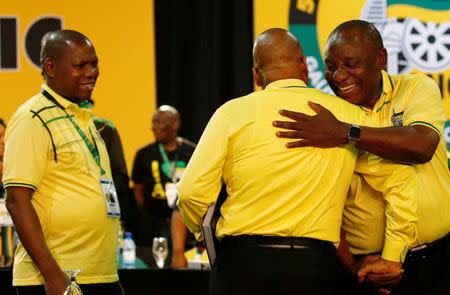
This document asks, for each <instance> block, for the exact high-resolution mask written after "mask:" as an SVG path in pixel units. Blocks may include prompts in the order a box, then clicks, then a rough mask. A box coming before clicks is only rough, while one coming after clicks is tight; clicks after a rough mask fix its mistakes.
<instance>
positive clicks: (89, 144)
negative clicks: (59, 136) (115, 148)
mask: <svg viewBox="0 0 450 295" xmlns="http://www.w3.org/2000/svg"><path fill="white" fill-rule="evenodd" d="M42 94H43V95H44V96H45V97H46V98H47V99H48V100H50V101H51V102H53V103H54V104H55V105H56V106H57V107H59V108H60V109H61V110H63V112H64V113H65V114H66V115H67V118H68V119H69V120H70V122H72V125H73V126H74V127H75V129H76V130H77V132H78V134H79V135H80V136H81V138H82V139H83V141H84V143H85V144H86V146H87V148H88V150H89V152H90V153H91V155H92V157H93V158H94V160H95V162H96V163H97V165H98V167H99V168H100V173H101V174H102V175H105V173H106V172H105V170H103V168H102V166H101V163H100V155H99V153H98V147H97V142H95V139H94V136H93V135H92V132H91V130H90V129H89V132H90V133H91V135H92V140H93V141H94V144H92V142H91V140H90V139H89V137H87V136H86V134H85V133H84V131H83V130H82V129H81V128H80V126H78V124H77V122H75V120H74V119H73V118H72V116H70V115H69V114H68V113H67V112H66V109H65V108H64V107H63V106H62V105H61V104H60V103H59V102H58V101H57V100H56V99H55V98H54V97H53V96H52V95H51V94H50V93H48V92H47V91H46V90H42ZM88 128H89V127H88Z"/></svg>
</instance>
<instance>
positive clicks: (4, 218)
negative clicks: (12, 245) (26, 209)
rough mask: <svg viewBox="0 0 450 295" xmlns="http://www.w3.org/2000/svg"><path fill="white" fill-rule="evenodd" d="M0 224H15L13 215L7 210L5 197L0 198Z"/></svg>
mask: <svg viewBox="0 0 450 295" xmlns="http://www.w3.org/2000/svg"><path fill="white" fill-rule="evenodd" d="M0 226H13V221H12V219H11V216H10V215H9V213H8V210H6V204H5V198H0Z"/></svg>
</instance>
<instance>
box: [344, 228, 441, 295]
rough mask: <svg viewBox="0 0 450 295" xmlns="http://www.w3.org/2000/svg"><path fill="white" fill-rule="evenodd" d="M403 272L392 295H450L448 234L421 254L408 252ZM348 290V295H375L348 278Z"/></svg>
mask: <svg viewBox="0 0 450 295" xmlns="http://www.w3.org/2000/svg"><path fill="white" fill-rule="evenodd" d="M362 257H363V256H360V257H358V258H362ZM403 269H404V270H405V272H404V273H403V278H402V280H401V281H400V284H399V285H398V286H397V287H394V288H393V289H392V292H391V295H443V294H450V234H448V235H447V236H445V237H444V238H442V239H439V240H437V241H435V242H432V243H430V244H428V246H424V248H423V249H421V250H417V251H409V252H408V253H407V255H406V258H405V261H404V263H403ZM347 288H349V289H351V290H352V291H351V295H372V294H376V295H378V292H377V289H376V288H374V287H373V286H371V285H369V284H367V283H363V284H358V283H357V282H356V278H353V277H352V278H350V277H348V285H347Z"/></svg>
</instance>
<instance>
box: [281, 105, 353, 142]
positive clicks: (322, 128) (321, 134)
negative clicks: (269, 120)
mask: <svg viewBox="0 0 450 295" xmlns="http://www.w3.org/2000/svg"><path fill="white" fill-rule="evenodd" d="M308 105H309V106H310V107H311V109H313V110H314V111H315V112H316V113H317V115H315V116H309V115H306V114H303V113H297V112H293V111H288V110H280V114H281V115H282V116H284V117H287V118H290V119H292V120H294V121H295V122H292V121H274V122H273V126H275V127H278V128H283V129H290V130H293V131H278V132H277V133H276V135H277V136H278V137H281V138H294V139H301V140H299V141H293V142H289V143H287V144H286V147H288V148H297V147H304V146H312V147H319V148H330V147H336V146H338V145H340V144H346V143H347V142H348V137H347V135H348V130H349V128H350V124H347V123H343V122H341V121H339V120H338V119H336V117H335V116H334V115H333V114H332V113H331V112H330V111H329V110H327V109H326V108H324V107H323V106H321V105H320V104H317V103H314V102H311V101H310V102H308Z"/></svg>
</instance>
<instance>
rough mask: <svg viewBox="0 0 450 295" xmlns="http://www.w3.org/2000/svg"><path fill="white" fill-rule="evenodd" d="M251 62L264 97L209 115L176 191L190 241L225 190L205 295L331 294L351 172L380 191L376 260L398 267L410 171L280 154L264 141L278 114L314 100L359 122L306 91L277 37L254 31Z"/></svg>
mask: <svg viewBox="0 0 450 295" xmlns="http://www.w3.org/2000/svg"><path fill="white" fill-rule="evenodd" d="M253 59H254V69H253V75H254V78H255V82H256V84H257V85H259V86H261V87H262V88H263V90H262V91H258V92H254V93H251V94H249V95H247V96H244V97H241V98H237V99H234V100H231V101H229V102H227V103H226V104H224V105H223V106H221V107H220V108H219V109H218V110H217V111H216V112H215V114H214V115H213V117H212V118H211V120H210V121H209V123H208V125H207V127H206V129H205V131H204V132H203V135H202V137H201V139H200V142H199V144H198V145H197V148H196V150H195V152H194V154H193V156H192V158H191V160H190V161H189V164H188V166H187V168H186V170H185V173H184V175H183V177H182V178H181V181H180V183H179V184H178V189H179V201H178V207H179V208H180V212H181V216H182V219H183V222H184V223H185V224H186V226H187V227H188V228H189V229H190V230H191V231H192V232H193V233H194V234H195V235H196V236H197V237H198V239H201V238H202V237H201V233H200V223H201V220H202V217H203V216H204V214H205V212H206V210H207V207H208V206H209V205H210V204H212V203H214V202H216V200H217V196H218V194H219V190H220V188H221V185H222V179H223V181H224V182H225V183H226V186H227V193H228V197H227V199H226V200H225V202H224V203H223V205H222V207H221V217H220V218H219V220H218V223H217V228H216V232H215V235H216V236H217V237H218V238H219V239H220V240H221V242H220V246H219V249H218V251H217V257H216V263H215V265H214V266H213V267H212V271H211V275H210V294H254V293H255V292H259V293H261V292H263V293H267V292H272V293H273V294H293V293H295V294H300V293H301V294H335V292H336V290H340V286H341V282H342V274H341V272H340V270H339V265H338V262H337V260H336V258H335V252H336V249H335V246H337V245H338V244H339V229H340V225H341V219H342V210H343V206H344V202H345V197H346V194H347V190H348V187H349V185H350V181H351V178H352V175H353V171H354V169H361V172H362V173H370V175H368V176H367V179H368V181H369V182H370V183H372V184H374V185H376V184H379V183H383V185H384V188H383V189H382V190H383V192H384V193H385V196H386V198H385V200H386V204H387V205H386V206H387V208H388V209H387V211H388V215H389V217H388V219H389V220H390V221H391V223H390V227H389V229H390V233H391V236H390V237H389V238H388V239H387V241H386V246H385V249H384V250H385V251H384V252H383V258H385V259H386V260H391V261H392V265H389V266H392V267H394V268H395V267H398V266H399V264H400V262H399V261H400V260H401V256H402V253H405V252H406V250H407V249H408V247H409V245H410V243H411V242H412V241H413V240H414V239H415V232H416V227H415V218H416V217H415V206H416V205H415V204H416V198H415V197H416V194H415V193H416V191H415V178H414V177H413V169H412V168H411V167H410V166H405V165H394V164H391V163H388V162H386V163H384V164H381V163H380V165H379V166H378V168H377V169H372V171H369V170H367V169H366V168H367V167H368V166H367V165H365V164H364V162H362V163H361V164H358V167H356V168H355V165H356V159H357V154H358V151H357V149H356V148H355V147H353V146H351V145H342V146H339V147H337V148H334V149H328V150H322V149H316V148H306V149H303V150H302V151H301V152H300V153H298V151H297V150H287V149H285V148H284V145H285V143H286V140H282V139H274V138H273V136H272V134H273V132H274V131H275V129H274V128H273V127H272V124H271V122H272V120H273V119H277V118H281V116H279V115H278V110H279V109H280V108H294V109H301V110H302V111H305V112H310V113H312V111H311V110H308V109H309V107H308V105H307V100H313V101H316V102H320V103H322V104H324V105H326V106H327V107H329V108H331V109H333V112H334V114H335V115H336V116H337V117H338V118H340V119H341V120H354V122H359V123H360V124H362V123H365V124H370V122H368V121H367V119H368V116H367V115H366V114H365V113H364V112H363V111H361V110H359V108H358V107H357V106H354V105H351V104H349V103H347V102H345V101H344V100H340V99H338V98H336V97H334V96H330V95H327V94H325V93H323V92H320V91H318V90H315V89H311V88H308V87H307V82H308V68H307V66H306V58H305V57H304V56H303V53H302V49H301V47H300V44H299V42H298V40H297V39H296V38H295V37H294V36H293V35H292V34H290V33H289V32H287V31H285V30H283V29H270V30H268V31H266V32H264V33H262V34H261V35H260V36H259V37H258V38H257V39H256V41H255V45H254V48H253ZM347 131H348V130H347ZM355 136H356V134H355ZM371 159H372V160H373V161H379V160H380V159H379V158H377V157H376V159H375V158H374V156H371ZM387 192H389V193H387ZM383 267H386V266H385V265H384V266H383ZM302 292H304V293H302Z"/></svg>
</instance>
